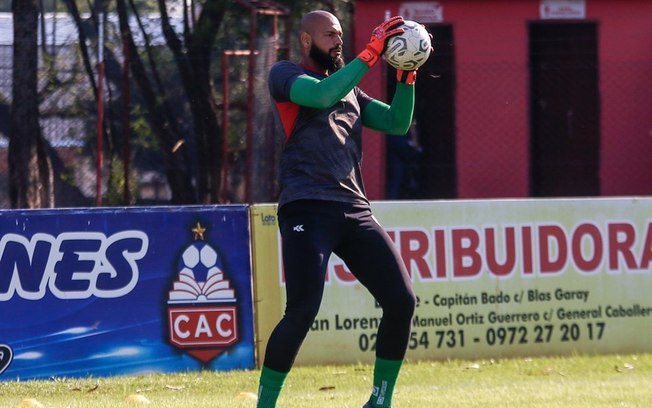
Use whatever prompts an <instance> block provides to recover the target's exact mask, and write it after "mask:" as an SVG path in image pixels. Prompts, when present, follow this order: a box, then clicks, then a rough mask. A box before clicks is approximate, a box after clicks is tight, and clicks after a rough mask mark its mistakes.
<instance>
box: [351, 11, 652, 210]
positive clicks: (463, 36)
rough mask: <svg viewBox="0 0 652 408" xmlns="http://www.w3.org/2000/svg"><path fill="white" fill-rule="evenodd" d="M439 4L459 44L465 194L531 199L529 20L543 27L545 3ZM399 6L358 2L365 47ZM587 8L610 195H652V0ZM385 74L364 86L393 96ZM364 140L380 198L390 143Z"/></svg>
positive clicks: (461, 187) (369, 178)
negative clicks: (594, 26)
mask: <svg viewBox="0 0 652 408" xmlns="http://www.w3.org/2000/svg"><path fill="white" fill-rule="evenodd" d="M439 3H440V4H442V5H443V10H444V23H445V24H452V26H453V38H454V41H455V44H454V53H455V70H456V90H455V95H456V99H455V112H456V132H457V133H456V150H457V157H456V160H457V173H458V197H459V198H489V197H527V195H528V183H529V153H528V152H529V137H530V135H529V123H528V117H529V99H528V98H529V88H528V81H529V77H528V45H527V42H528V22H531V21H538V20H539V4H540V1H539V0H523V1H508V0H503V1H497V0H496V1H493V0H476V1H469V0H467V1H454V0H450V1H439ZM400 4H401V2H398V1H373V0H357V3H356V15H355V49H356V50H361V49H362V48H364V46H365V45H366V43H367V40H368V39H369V34H370V32H371V30H372V29H373V28H374V27H375V26H376V25H377V24H378V23H379V22H380V21H382V20H383V17H384V14H385V10H390V12H391V14H397V13H398V9H399V7H400ZM586 9H587V20H589V21H596V22H598V36H599V38H598V41H599V49H598V56H599V63H600V67H599V78H600V82H599V87H600V94H601V143H602V146H601V168H600V178H601V191H602V194H603V195H636V194H652V181H650V180H649V174H650V173H652V159H651V158H652V1H648V0H620V1H606V0H605V1H601V0H586ZM435 52H436V50H435ZM383 72H384V70H382V68H379V67H375V68H374V69H373V70H372V71H370V72H369V74H367V75H366V76H365V78H364V79H363V81H362V83H361V86H362V88H363V89H365V90H366V91H367V92H368V93H369V94H371V95H372V96H374V97H379V98H383V99H384V98H385V95H384V88H385V87H384V83H385V79H384V77H383ZM417 86H419V79H418V80H417ZM435 137H436V136H435ZM364 143H365V159H364V162H363V169H364V171H365V177H366V179H365V181H366V183H367V190H368V193H369V196H370V198H372V199H379V198H382V197H383V186H384V164H383V163H384V147H383V140H382V138H380V137H378V135H376V134H374V133H373V132H367V133H365V140H364Z"/></svg>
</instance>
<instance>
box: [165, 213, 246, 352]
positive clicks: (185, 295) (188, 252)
mask: <svg viewBox="0 0 652 408" xmlns="http://www.w3.org/2000/svg"><path fill="white" fill-rule="evenodd" d="M192 231H193V232H194V233H195V241H194V242H193V243H191V244H190V245H188V246H187V247H186V248H185V249H184V251H183V253H182V254H181V257H180V259H179V262H178V275H177V279H176V280H175V281H174V282H173V284H172V288H171V290H170V291H169V297H168V301H167V304H168V310H167V311H168V327H169V335H170V337H169V342H170V344H172V345H173V346H174V347H177V348H179V349H181V350H183V351H185V352H186V353H188V354H190V355H191V356H193V357H194V358H196V359H197V360H199V361H201V362H202V363H204V364H208V363H209V362H210V361H212V360H213V359H215V358H216V357H217V356H219V355H220V354H221V353H222V352H224V351H225V350H226V349H227V348H229V347H230V346H232V345H234V344H236V343H237V342H238V339H239V336H238V309H237V299H236V297H235V291H234V290H233V289H232V288H231V283H230V281H229V280H228V279H227V278H226V276H225V274H224V268H223V266H222V261H221V259H220V257H219V255H218V254H217V251H215V249H214V248H213V247H212V246H211V245H209V244H208V243H207V242H205V241H204V232H205V231H206V228H204V227H202V226H201V224H200V223H197V226H196V227H195V228H193V230H192Z"/></svg>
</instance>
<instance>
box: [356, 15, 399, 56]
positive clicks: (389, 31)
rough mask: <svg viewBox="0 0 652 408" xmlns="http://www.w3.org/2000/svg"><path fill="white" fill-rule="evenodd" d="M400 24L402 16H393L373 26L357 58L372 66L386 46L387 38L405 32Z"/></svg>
mask: <svg viewBox="0 0 652 408" xmlns="http://www.w3.org/2000/svg"><path fill="white" fill-rule="evenodd" d="M401 25H403V17H401V16H394V17H392V18H390V19H389V20H386V21H384V22H383V23H382V24H380V25H379V26H378V27H376V28H374V30H373V31H372V32H371V39H369V44H367V48H365V49H364V50H363V51H362V52H361V53H360V54H358V58H360V59H361V60H362V61H363V62H364V63H365V64H367V65H368V66H369V68H371V67H373V66H374V64H375V63H376V62H377V61H378V59H379V58H380V56H381V55H383V52H384V51H385V47H386V46H387V39H389V38H390V37H393V36H395V35H398V34H401V33H403V32H405V30H404V29H403V28H400V26H401Z"/></svg>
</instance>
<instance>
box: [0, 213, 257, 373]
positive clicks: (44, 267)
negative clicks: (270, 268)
mask: <svg viewBox="0 0 652 408" xmlns="http://www.w3.org/2000/svg"><path fill="white" fill-rule="evenodd" d="M0 237H1V238H0V380H12V379H18V378H20V379H23V380H24V379H39V378H51V377H82V376H89V375H92V376H110V375H123V374H141V373H148V372H175V371H187V370H198V369H213V370H230V369H247V368H253V367H254V333H253V309H252V288H251V255H250V253H251V251H250V246H249V242H250V240H249V218H248V208H247V206H239V205H229V206H220V207H215V206H210V207H209V206H205V207H204V206H201V207H200V206H192V207H156V208H129V209H117V208H113V209H108V208H104V209H74V210H24V211H2V212H0Z"/></svg>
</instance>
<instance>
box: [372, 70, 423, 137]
mask: <svg viewBox="0 0 652 408" xmlns="http://www.w3.org/2000/svg"><path fill="white" fill-rule="evenodd" d="M413 112H414V86H413V85H406V84H403V83H400V82H399V83H397V84H396V92H395V93H394V97H393V98H392V104H391V105H387V104H386V103H384V102H381V101H378V100H374V101H372V102H371V103H369V104H368V105H367V107H366V108H365V110H364V111H363V112H362V123H363V124H364V125H365V126H366V127H369V128H371V129H374V130H378V131H380V132H384V133H389V134H392V135H403V134H405V133H407V131H408V130H409V129H410V125H411V124H412V113H413Z"/></svg>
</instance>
